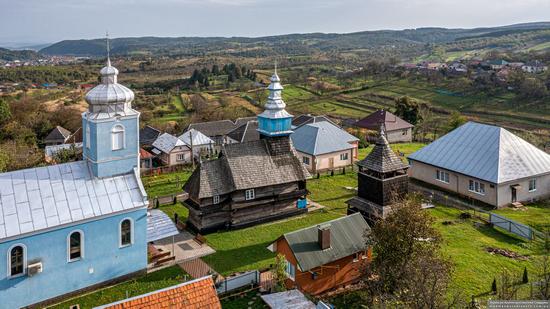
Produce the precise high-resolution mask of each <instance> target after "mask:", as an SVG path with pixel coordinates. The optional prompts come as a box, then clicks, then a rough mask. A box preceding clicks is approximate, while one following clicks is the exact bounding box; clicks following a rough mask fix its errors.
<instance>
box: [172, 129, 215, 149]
mask: <svg viewBox="0 0 550 309" xmlns="http://www.w3.org/2000/svg"><path fill="white" fill-rule="evenodd" d="M189 133H191V136H192V137H193V146H201V145H212V144H214V143H215V142H214V141H213V140H212V139H210V137H208V136H206V135H204V134H202V133H201V132H199V131H197V130H195V129H190V130H188V131H186V132H185V133H183V134H182V135H180V137H178V138H179V139H180V140H182V141H183V142H184V143H185V144H187V145H191V138H190V136H189Z"/></svg>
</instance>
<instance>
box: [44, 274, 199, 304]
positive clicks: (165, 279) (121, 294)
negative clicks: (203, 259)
mask: <svg viewBox="0 0 550 309" xmlns="http://www.w3.org/2000/svg"><path fill="white" fill-rule="evenodd" d="M185 278H188V276H186V274H185V272H184V271H183V270H182V269H181V268H180V267H179V266H171V267H167V268H164V269H161V270H158V271H156V272H153V273H150V274H147V275H144V276H141V277H138V278H136V279H133V280H130V281H126V282H123V283H120V284H118V285H115V286H111V287H108V288H105V289H101V290H98V291H95V292H93V293H90V294H86V295H83V296H80V297H77V298H73V299H70V300H67V301H65V302H63V303H60V304H57V305H54V306H52V307H51V308H54V309H66V308H69V306H70V305H74V304H79V305H80V308H81V309H88V308H93V307H95V306H99V305H104V304H109V303H112V302H116V301H119V300H123V299H126V298H128V297H134V296H138V295H141V294H145V293H148V292H152V291H156V290H159V289H162V288H165V287H169V286H172V285H176V284H179V283H182V282H184V281H185Z"/></svg>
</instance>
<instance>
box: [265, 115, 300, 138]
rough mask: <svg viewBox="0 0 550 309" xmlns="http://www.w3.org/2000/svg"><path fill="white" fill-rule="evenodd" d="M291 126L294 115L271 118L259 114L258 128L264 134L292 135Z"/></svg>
mask: <svg viewBox="0 0 550 309" xmlns="http://www.w3.org/2000/svg"><path fill="white" fill-rule="evenodd" d="M291 127H292V117H290V118H277V119H271V118H264V117H260V116H258V130H259V131H260V133H262V134H264V135H269V136H283V135H290V133H291V132H290V131H291Z"/></svg>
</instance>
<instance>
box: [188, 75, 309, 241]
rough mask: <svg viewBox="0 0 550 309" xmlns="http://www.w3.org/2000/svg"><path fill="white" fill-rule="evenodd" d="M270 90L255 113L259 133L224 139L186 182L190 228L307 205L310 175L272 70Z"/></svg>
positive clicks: (261, 218) (243, 222)
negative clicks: (255, 137) (228, 141)
mask: <svg viewBox="0 0 550 309" xmlns="http://www.w3.org/2000/svg"><path fill="white" fill-rule="evenodd" d="M268 90H269V92H270V94H269V97H268V101H267V104H266V105H265V111H264V112H263V113H262V114H260V115H258V132H259V134H260V136H261V137H260V139H259V140H255V141H250V142H244V143H236V144H225V145H222V146H221V153H220V156H219V158H217V159H214V160H210V161H204V162H202V163H201V164H199V166H198V167H197V168H196V169H195V171H194V172H193V174H192V175H191V177H190V178H189V180H188V181H187V182H186V183H185V185H184V187H183V189H184V191H185V192H187V193H188V194H189V198H188V199H187V200H186V201H185V206H186V207H187V208H188V209H189V217H188V221H187V224H188V226H190V227H191V228H192V229H194V230H197V231H199V232H200V233H207V232H211V231H214V230H218V229H225V228H241V227H246V226H250V225H254V224H259V223H263V222H267V221H272V220H277V219H281V218H285V217H288V216H293V215H297V214H302V213H304V212H305V211H307V210H306V209H305V206H306V200H305V196H306V194H307V190H306V179H307V178H309V177H310V175H309V173H308V171H307V170H306V169H305V168H304V167H303V165H302V163H301V161H300V159H299V158H298V155H297V153H296V151H295V150H294V147H293V145H292V142H291V140H290V137H289V135H290V134H291V133H292V130H291V119H292V115H290V114H289V113H288V112H287V111H286V110H285V106H286V104H285V103H284V101H283V100H282V97H281V91H282V90H283V87H282V86H281V84H280V80H279V77H278V76H277V74H276V73H275V74H274V75H273V76H272V77H271V84H270V85H269V87H268Z"/></svg>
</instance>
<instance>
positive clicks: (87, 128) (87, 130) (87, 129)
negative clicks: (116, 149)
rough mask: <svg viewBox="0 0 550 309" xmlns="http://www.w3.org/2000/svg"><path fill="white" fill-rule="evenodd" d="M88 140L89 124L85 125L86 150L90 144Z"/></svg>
mask: <svg viewBox="0 0 550 309" xmlns="http://www.w3.org/2000/svg"><path fill="white" fill-rule="evenodd" d="M90 138H91V137H90V124H89V123H86V148H88V149H90V144H91V142H92V141H91V140H90Z"/></svg>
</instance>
